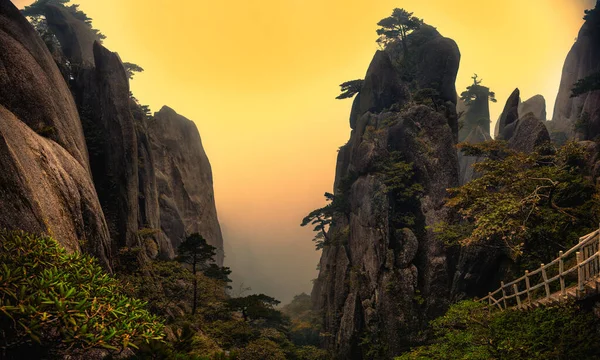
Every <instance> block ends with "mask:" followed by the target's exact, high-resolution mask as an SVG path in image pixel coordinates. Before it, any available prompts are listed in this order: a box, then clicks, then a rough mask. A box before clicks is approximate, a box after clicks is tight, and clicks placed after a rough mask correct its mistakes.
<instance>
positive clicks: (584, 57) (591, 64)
mask: <svg viewBox="0 0 600 360" xmlns="http://www.w3.org/2000/svg"><path fill="white" fill-rule="evenodd" d="M594 11H596V12H600V5H599V4H596V8H595V10H594ZM599 43H600V16H598V15H596V16H589V18H588V20H587V21H586V22H585V23H584V24H583V26H582V27H581V30H580V31H579V35H578V36H577V41H575V43H574V44H573V47H572V48H571V50H570V51H569V54H568V55H567V58H566V60H565V64H564V67H563V71H562V78H561V81H560V87H559V90H558V95H557V97H556V103H555V105H554V115H553V116H552V123H553V124H552V128H553V129H554V131H555V132H562V133H564V134H566V136H567V137H569V138H573V137H575V129H574V125H575V123H576V122H577V121H578V120H581V119H583V118H586V117H587V119H586V120H585V121H586V123H587V125H586V127H587V128H588V129H587V131H586V132H587V134H582V135H583V136H584V137H586V138H589V139H593V138H594V137H595V136H597V135H598V134H600V90H597V91H593V92H588V93H585V94H582V95H580V96H577V97H575V98H571V89H572V88H573V85H574V84H575V83H576V82H577V81H578V80H580V79H583V78H585V77H587V76H589V75H592V74H596V73H599V72H600V47H599V46H598V44H599Z"/></svg>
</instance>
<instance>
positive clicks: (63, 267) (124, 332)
mask: <svg viewBox="0 0 600 360" xmlns="http://www.w3.org/2000/svg"><path fill="white" fill-rule="evenodd" d="M0 263H1V264H2V265H1V266H0V329H2V331H0V342H1V343H2V344H4V345H3V346H4V348H5V349H4V350H5V351H6V353H7V354H8V357H9V358H10V357H11V356H21V358H23V357H22V356H23V354H24V353H28V354H29V355H30V358H33V357H32V356H35V355H33V354H37V355H38V356H41V354H55V353H60V352H62V351H69V352H70V353H73V352H77V351H85V350H88V349H92V348H105V349H109V350H120V349H125V348H129V347H133V348H137V347H138V346H139V345H140V344H142V343H147V342H149V341H150V340H160V339H162V338H163V336H164V334H163V324H162V322H161V321H159V320H158V318H157V317H155V316H153V315H150V313H149V312H148V311H147V310H146V309H145V303H144V302H142V301H140V300H136V299H131V298H129V297H127V296H125V295H123V291H122V287H121V285H120V284H119V283H118V281H117V280H115V279H114V278H113V277H112V276H110V275H108V274H106V273H105V272H104V271H103V270H102V268H101V267H100V266H99V265H98V263H97V261H96V260H95V259H94V258H93V257H91V256H89V255H82V254H78V253H73V254H69V253H67V251H66V250H65V249H63V248H62V247H61V246H60V245H59V244H58V243H57V242H56V241H55V240H54V239H52V238H50V237H47V236H36V235H30V234H27V233H24V232H12V231H4V230H3V231H0ZM11 354H12V355H11Z"/></svg>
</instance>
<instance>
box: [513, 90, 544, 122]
mask: <svg viewBox="0 0 600 360" xmlns="http://www.w3.org/2000/svg"><path fill="white" fill-rule="evenodd" d="M528 113H532V114H533V116H535V117H536V118H538V119H540V120H542V121H546V120H547V119H546V118H547V115H546V99H544V97H543V96H542V95H535V96H533V97H531V98H529V99H527V100H525V101H523V102H522V103H521V104H519V114H523V115H525V114H528Z"/></svg>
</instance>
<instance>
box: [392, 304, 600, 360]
mask: <svg viewBox="0 0 600 360" xmlns="http://www.w3.org/2000/svg"><path fill="white" fill-rule="evenodd" d="M599 325H600V322H599V320H598V319H597V318H596V317H595V316H594V315H593V314H592V313H591V312H590V311H588V310H585V309H581V308H580V307H578V306H577V305H575V304H573V303H565V304H562V305H560V306H552V307H544V308H536V309H534V310H528V311H520V310H508V311H493V312H489V311H488V310H486V309H484V305H483V304H481V303H477V302H473V301H463V302H460V303H458V304H455V305H453V306H451V307H450V309H449V310H448V312H447V313H446V314H445V315H444V316H442V317H440V318H438V319H436V320H434V321H433V322H432V323H431V326H432V328H433V330H434V332H435V334H436V339H435V340H434V342H433V344H431V345H425V346H421V347H418V348H415V349H413V350H412V351H410V352H409V353H406V354H404V355H402V356H400V357H398V358H396V359H397V360H413V359H448V360H450V359H452V360H455V359H470V360H489V359H511V360H519V359H523V360H525V359H527V360H529V359H531V360H535V359H540V360H541V359H597V358H598V354H600V343H599V342H598V341H597V340H596V339H597V335H598V330H600V327H599Z"/></svg>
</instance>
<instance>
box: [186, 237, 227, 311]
mask: <svg viewBox="0 0 600 360" xmlns="http://www.w3.org/2000/svg"><path fill="white" fill-rule="evenodd" d="M216 250H217V248H215V247H214V246H212V245H209V244H208V243H207V242H206V239H204V238H203V237H202V235H200V234H198V233H194V234H191V235H190V236H188V237H187V238H186V239H185V240H184V241H183V242H182V243H181V244H179V246H178V247H177V254H178V256H177V260H178V261H180V262H184V263H187V264H189V265H191V267H192V274H193V276H194V279H193V284H194V297H193V300H192V315H194V314H195V313H196V308H197V306H198V278H197V276H196V272H197V271H198V270H206V269H208V268H209V267H210V264H209V262H210V261H214V257H215V256H216V255H217V252H216Z"/></svg>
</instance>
